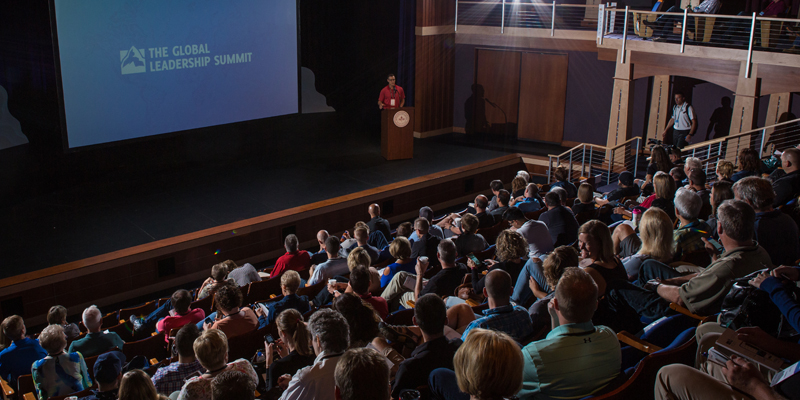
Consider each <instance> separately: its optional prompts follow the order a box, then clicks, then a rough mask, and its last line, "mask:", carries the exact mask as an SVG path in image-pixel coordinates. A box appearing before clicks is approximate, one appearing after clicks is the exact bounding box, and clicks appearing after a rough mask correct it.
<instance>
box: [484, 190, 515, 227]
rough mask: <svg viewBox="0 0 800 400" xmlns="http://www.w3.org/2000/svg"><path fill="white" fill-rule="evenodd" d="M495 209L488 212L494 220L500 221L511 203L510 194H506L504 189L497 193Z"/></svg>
mask: <svg viewBox="0 0 800 400" xmlns="http://www.w3.org/2000/svg"><path fill="white" fill-rule="evenodd" d="M495 197H496V198H497V207H495V209H494V210H492V211H490V212H489V213H490V214H491V215H492V217H494V219H495V220H500V219H501V218H503V214H504V213H505V212H506V210H508V206H509V204H510V202H511V193H508V191H507V190H505V189H500V191H499V192H497V196H495Z"/></svg>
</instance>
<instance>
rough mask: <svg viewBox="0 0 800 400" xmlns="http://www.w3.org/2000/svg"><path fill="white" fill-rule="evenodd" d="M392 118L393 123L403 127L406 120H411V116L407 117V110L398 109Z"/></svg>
mask: <svg viewBox="0 0 800 400" xmlns="http://www.w3.org/2000/svg"><path fill="white" fill-rule="evenodd" d="M392 120H393V121H394V125H395V126H396V127H398V128H405V126H406V125H408V122H409V121H410V120H411V118H409V117H408V112H406V111H403V110H400V111H398V112H397V113H396V114H395V115H394V118H393V119H392Z"/></svg>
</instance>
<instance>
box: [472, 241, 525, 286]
mask: <svg viewBox="0 0 800 400" xmlns="http://www.w3.org/2000/svg"><path fill="white" fill-rule="evenodd" d="M471 255H472V254H471ZM527 255H528V242H526V241H525V238H524V237H522V235H521V234H520V233H519V232H514V231H512V230H510V229H506V230H504V231H502V232H500V236H498V238H497V251H496V253H495V256H496V257H497V260H491V259H490V260H484V261H483V262H480V260H478V259H477V258H476V257H475V256H474V255H472V257H467V266H468V267H469V268H470V271H471V273H472V288H473V289H474V290H475V293H481V292H482V291H483V287H484V286H485V280H486V276H485V275H483V271H486V270H489V271H494V270H495V269H501V270H503V271H506V272H508V274H509V275H511V279H512V280H513V281H514V282H516V281H517V277H518V276H519V273H520V271H522V268H523V267H524V266H525V262H526V260H523V257H525V256H527ZM476 261H477V262H476ZM484 266H486V267H485V268H484Z"/></svg>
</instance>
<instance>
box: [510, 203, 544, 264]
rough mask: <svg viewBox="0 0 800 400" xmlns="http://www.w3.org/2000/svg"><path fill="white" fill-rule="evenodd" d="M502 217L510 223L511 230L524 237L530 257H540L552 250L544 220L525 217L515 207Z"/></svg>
mask: <svg viewBox="0 0 800 400" xmlns="http://www.w3.org/2000/svg"><path fill="white" fill-rule="evenodd" d="M503 219H505V220H507V221H509V222H510V223H511V230H512V231H516V232H519V234H520V235H522V237H523V238H525V242H527V243H528V256H529V257H530V258H534V257H542V256H543V255H545V254H547V253H549V252H551V251H553V239H552V238H551V237H550V231H549V230H548V229H547V225H546V224H545V223H544V222H542V221H537V220H534V219H528V218H526V217H525V214H523V213H522V211H520V210H519V209H517V208H511V209H509V210H508V211H506V213H505V214H504V215H503Z"/></svg>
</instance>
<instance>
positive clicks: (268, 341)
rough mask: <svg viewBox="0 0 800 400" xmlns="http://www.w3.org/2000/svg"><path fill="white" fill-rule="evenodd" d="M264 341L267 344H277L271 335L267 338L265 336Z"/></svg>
mask: <svg viewBox="0 0 800 400" xmlns="http://www.w3.org/2000/svg"><path fill="white" fill-rule="evenodd" d="M264 341H265V342H266V343H267V344H273V343H275V339H273V338H272V335H270V334H267V335H266V336H264Z"/></svg>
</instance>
